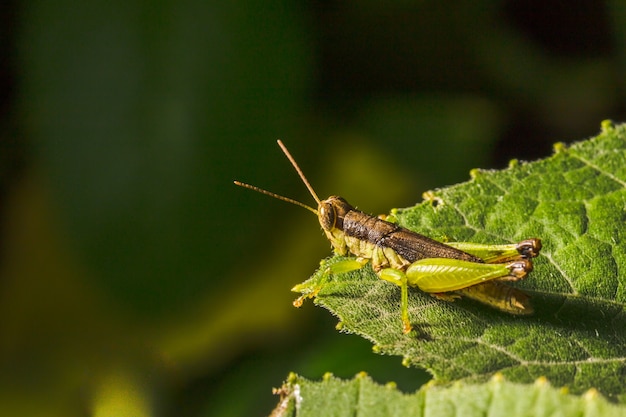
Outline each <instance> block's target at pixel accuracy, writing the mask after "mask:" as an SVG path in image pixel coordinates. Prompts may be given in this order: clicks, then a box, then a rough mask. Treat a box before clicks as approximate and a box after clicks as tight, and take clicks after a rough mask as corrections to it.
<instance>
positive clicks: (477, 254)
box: [235, 140, 541, 333]
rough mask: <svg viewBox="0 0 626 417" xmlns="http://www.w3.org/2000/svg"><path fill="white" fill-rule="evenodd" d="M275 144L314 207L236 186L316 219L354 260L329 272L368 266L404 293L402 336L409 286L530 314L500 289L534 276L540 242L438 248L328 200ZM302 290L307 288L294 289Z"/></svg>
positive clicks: (519, 297) (513, 292)
mask: <svg viewBox="0 0 626 417" xmlns="http://www.w3.org/2000/svg"><path fill="white" fill-rule="evenodd" d="M278 145H279V146H280V148H281V149H282V151H283V153H284V154H285V156H286V157H287V159H289V161H290V162H291V164H292V165H293V167H294V168H295V170H296V172H297V173H298V175H299V176H300V179H301V180H302V182H303V183H304V185H305V186H306V187H307V189H308V190H309V193H310V194H311V196H312V197H313V198H314V199H315V201H316V202H317V209H315V208H313V207H310V206H308V205H306V204H304V203H301V202H299V201H296V200H294V199H291V198H288V197H284V196H281V195H278V194H275V193H272V192H270V191H267V190H264V189H262V188H259V187H256V186H254V185H250V184H245V183H242V182H239V181H235V184H236V185H238V186H241V187H244V188H249V189H251V190H254V191H257V192H260V193H262V194H266V195H269V196H271V197H274V198H277V199H279V200H283V201H286V202H289V203H292V204H295V205H297V206H300V207H303V208H305V209H307V210H309V211H310V212H312V213H314V214H315V215H316V216H317V218H318V220H319V223H320V225H321V226H322V230H323V231H324V233H325V234H326V237H327V238H328V240H329V241H330V243H331V245H332V248H333V249H334V252H335V253H336V254H338V255H349V254H351V255H354V257H355V258H354V259H348V260H344V261H340V262H337V263H334V264H332V265H331V266H329V267H328V268H329V270H328V274H326V276H327V277H330V275H331V274H336V273H343V272H349V271H352V270H356V269H359V268H362V267H363V266H364V265H365V264H367V263H370V264H371V266H372V268H373V270H374V271H375V272H376V274H377V275H378V277H379V278H381V279H383V280H385V281H388V282H391V283H393V284H395V285H398V286H399V287H400V288H401V295H400V309H401V317H402V329H403V332H404V333H408V332H410V331H411V329H412V326H411V321H410V318H409V310H408V287H409V286H411V287H417V288H419V289H420V290H422V291H424V292H427V293H430V294H431V295H433V296H435V297H437V298H440V299H444V300H447V301H453V300H455V299H457V298H460V297H461V296H466V297H469V298H472V299H474V300H477V301H479V302H481V303H483V304H486V305H488V306H491V307H493V308H496V309H498V310H501V311H504V312H507V313H510V314H515V315H527V314H532V313H533V308H532V306H531V304H530V301H529V298H530V297H529V296H528V295H527V294H525V293H524V292H522V291H521V290H518V289H516V288H513V287H510V286H508V285H505V284H503V283H502V282H504V281H517V280H520V279H523V278H524V277H526V275H527V274H528V273H529V272H530V271H532V269H533V264H532V261H531V258H534V257H536V256H537V255H538V254H539V251H540V250H541V240H540V239H537V238H532V239H526V240H523V241H521V242H519V243H517V244H505V245H485V244H478V243H468V242H446V243H445V244H444V243H441V242H439V241H436V240H434V239H431V238H429V237H426V236H424V235H421V234H419V233H416V232H414V231H411V230H409V229H406V228H403V227H401V226H399V225H397V224H395V223H393V222H389V221H386V220H384V219H382V218H380V217H374V216H371V215H369V214H366V213H363V212H362V211H359V210H357V209H355V208H354V207H353V206H351V205H350V204H349V203H348V202H347V201H346V200H345V199H343V198H342V197H339V196H330V197H328V198H327V199H325V200H320V198H319V197H318V196H317V194H316V193H315V190H314V189H313V187H312V186H311V184H310V183H309V181H308V180H307V179H306V177H305V176H304V174H303V172H302V170H301V169H300V167H299V166H298V164H297V163H296V161H295V159H294V158H293V157H292V156H291V154H290V153H289V151H288V150H287V148H286V147H285V145H284V144H283V143H282V142H281V141H280V140H279V141H278ZM323 286H324V282H322V283H320V285H319V287H317V288H316V289H315V290H313V291H309V292H308V293H306V294H303V295H302V296H300V297H298V299H296V300H295V301H294V306H296V307H300V306H301V305H302V303H303V301H304V300H305V299H306V298H313V297H315V296H316V295H317V293H318V292H319V291H320V289H321V288H322V287H323ZM292 290H293V291H296V292H302V290H304V287H301V286H300V285H296V286H295V287H294V288H293V289H292Z"/></svg>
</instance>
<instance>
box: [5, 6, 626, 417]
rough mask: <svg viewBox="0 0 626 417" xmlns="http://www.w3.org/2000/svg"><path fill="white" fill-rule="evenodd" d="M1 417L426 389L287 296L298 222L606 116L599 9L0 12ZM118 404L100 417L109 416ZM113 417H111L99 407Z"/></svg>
mask: <svg viewBox="0 0 626 417" xmlns="http://www.w3.org/2000/svg"><path fill="white" fill-rule="evenodd" d="M0 13H1V16H0V18H1V21H0V64H1V65H0V144H1V146H2V149H0V215H1V223H0V249H1V252H0V255H1V258H0V415H22V416H24V415H42V414H46V415H52V416H54V415H64V416H72V415H75V416H82V415H91V414H93V415H98V416H100V415H103V416H104V415H107V416H108V415H133V416H148V415H155V416H237V415H259V416H261V415H267V414H269V412H270V410H271V408H272V406H273V404H274V403H276V401H277V398H274V397H273V396H272V395H271V388H272V387H277V386H279V385H280V384H281V382H282V380H283V379H284V378H285V377H286V376H287V374H288V372H290V371H295V372H298V373H300V374H302V375H304V376H306V377H309V378H320V377H321V376H322V375H323V373H324V372H326V371H332V372H334V373H335V374H337V375H339V376H342V377H351V376H352V375H354V374H355V373H357V372H359V371H362V370H365V371H368V372H369V373H370V374H371V375H373V377H374V378H375V379H376V380H377V381H379V382H381V383H384V382H387V381H389V380H395V381H396V382H397V383H398V385H399V387H400V388H401V389H403V390H405V391H413V390H415V389H417V388H418V387H419V386H420V385H421V384H422V383H423V382H424V381H425V380H427V378H428V376H427V374H426V373H424V372H422V371H419V370H416V369H406V368H403V367H402V366H401V364H400V358H395V357H381V356H378V355H374V354H373V353H372V352H371V345H370V344H369V343H368V342H366V341H363V340H361V339H360V338H358V337H356V336H351V335H344V334H340V333H337V332H336V331H335V330H334V325H335V323H336V320H335V319H334V318H332V317H331V316H330V315H329V314H328V313H327V312H326V311H324V310H322V309H319V308H314V307H313V305H312V303H311V302H307V303H306V304H305V306H304V307H303V308H302V309H300V310H296V309H294V308H293V307H292V306H291V301H292V300H293V298H294V297H295V295H294V294H292V293H290V291H289V289H290V288H291V287H292V286H293V285H294V284H296V283H299V282H301V281H303V280H304V279H306V278H307V277H308V276H309V275H310V274H311V273H312V272H313V271H314V270H315V268H316V266H317V264H318V262H319V260H320V259H322V258H323V257H325V256H327V255H328V254H330V250H329V244H328V242H326V241H325V239H324V237H323V236H322V234H321V232H320V230H319V226H318V224H317V220H316V219H315V218H314V217H312V216H311V214H310V213H308V212H306V211H305V210H302V209H300V208H297V207H291V206H288V205H286V204H285V203H282V202H278V201H273V200H271V199H269V198H267V197H264V196H261V195H259V194H256V193H253V192H250V191H247V190H243V189H240V188H237V187H235V186H233V185H232V180H234V179H239V180H242V181H245V182H250V183H253V184H255V185H258V186H261V187H263V188H267V189H270V190H272V191H275V192H278V193H281V194H284V195H287V196H289V197H293V198H296V199H299V200H301V201H304V202H306V203H308V204H311V203H312V198H311V197H310V196H309V195H308V194H307V192H306V189H305V188H304V186H303V185H302V184H301V183H300V181H299V179H298V177H297V176H296V174H295V173H294V171H293V169H292V168H291V167H290V166H289V164H288V162H287V161H286V159H285V158H284V156H283V155H282V154H281V152H280V150H279V149H278V147H277V146H276V143H275V140H276V139H277V138H281V139H283V140H284V141H285V143H286V145H287V146H288V147H289V148H290V150H291V151H292V153H293V154H294V156H295V158H296V159H297V160H298V162H299V163H300V165H301V167H302V169H303V170H304V172H305V173H306V174H307V176H308V177H309V180H310V181H311V182H312V184H313V186H314V187H315V188H316V189H317V192H318V193H319V194H320V196H321V197H325V196H327V195H330V194H340V195H342V196H344V197H346V198H347V199H348V200H349V201H351V202H352V203H353V204H355V205H357V206H358V207H359V208H361V209H362V210H364V211H366V212H371V213H383V212H388V211H389V210H390V209H391V208H392V207H405V206H410V205H413V204H415V203H417V202H420V201H421V195H422V193H423V192H424V191H426V190H428V189H431V188H435V187H442V186H446V185H450V184H454V183H456V182H461V181H465V180H467V179H468V171H469V170H470V169H472V168H475V167H481V168H504V167H506V165H507V163H508V161H509V160H510V159H511V158H519V159H526V160H532V159H535V158H540V157H545V156H548V155H550V154H551V152H552V150H551V149H552V144H553V143H555V142H558V141H564V142H571V141H574V140H581V139H584V138H586V137H589V136H592V135H594V134H596V133H597V132H598V131H599V127H600V122H601V121H602V120H604V119H613V120H615V121H616V122H619V121H623V120H624V119H625V118H626V117H625V116H626V94H625V89H624V88H625V84H624V81H625V78H624V70H625V64H626V7H625V6H624V5H623V2H621V1H619V0H613V1H606V2H598V1H591V0H585V1H579V2H575V3H573V2H569V1H558V0H547V1H546V0H542V1H539V0H508V1H486V0H483V1H474V2H469V1H467V2H440V1H396V2H391V3H390V2H381V1H367V0H366V1H361V2H352V3H350V2H337V1H320V2H306V1H299V2H296V1H286V0H285V1H267V2H259V1H250V0H244V1H239V2H212V1H204V0H182V1H170V2H132V1H131V2H110V1H102V0H95V1H90V2H77V1H72V0H61V1H56V2H49V1H44V0H39V1H37V0H27V1H22V2H19V3H18V2H16V1H14V0H13V1H4V2H2V4H1V5H0ZM120 410H123V411H120ZM116 413H117V414H116Z"/></svg>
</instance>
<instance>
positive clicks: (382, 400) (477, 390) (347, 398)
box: [271, 374, 626, 417]
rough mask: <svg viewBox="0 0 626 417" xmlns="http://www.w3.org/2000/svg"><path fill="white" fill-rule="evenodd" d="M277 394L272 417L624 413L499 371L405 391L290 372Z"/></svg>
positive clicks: (360, 378)
mask: <svg viewBox="0 0 626 417" xmlns="http://www.w3.org/2000/svg"><path fill="white" fill-rule="evenodd" d="M278 393H280V395H281V400H280V401H279V403H278V405H277V407H276V408H275V409H274V412H273V413H272V415H271V417H287V416H297V417H307V416H315V417H323V416H350V417H355V416H356V417H374V416H379V417H385V416H414V417H421V416H424V417H430V416H436V417H457V416H458V417H461V416H462V417H473V416H485V415H490V416H499V415H503V416H504V415H506V416H507V417H517V416H529V415H532V416H535V417H541V416H554V415H563V416H574V415H576V416H580V417H591V416H626V410H625V409H624V408H621V407H618V406H616V405H613V404H610V403H609V402H608V401H606V399H604V398H602V396H600V395H598V394H597V391H593V390H592V391H589V392H587V393H586V394H585V395H584V396H582V397H578V396H574V395H568V394H566V393H565V392H564V391H563V390H558V389H556V388H554V387H552V386H551V385H550V384H548V383H547V382H546V381H545V379H539V380H537V381H535V383H533V384H529V385H525V384H516V383H512V382H509V381H506V380H504V379H503V378H502V377H501V376H496V377H494V378H492V379H491V380H490V381H489V382H488V383H486V384H480V385H475V384H456V385H454V386H452V387H437V386H432V385H429V386H425V387H423V388H421V389H420V390H419V391H417V392H416V393H414V394H403V393H402V392H400V391H398V390H397V389H395V387H394V385H393V383H392V384H387V385H384V386H383V385H378V384H376V383H375V382H373V381H372V380H371V379H370V378H369V377H368V376H366V375H365V374H359V375H357V377H355V378H353V379H351V380H341V379H338V378H335V377H333V376H332V375H326V376H325V377H324V379H323V380H322V381H319V382H312V381H308V380H306V379H304V378H302V377H299V376H297V375H293V374H292V375H291V376H290V377H289V380H288V381H287V382H286V383H285V385H283V387H282V388H281V389H280V390H278Z"/></svg>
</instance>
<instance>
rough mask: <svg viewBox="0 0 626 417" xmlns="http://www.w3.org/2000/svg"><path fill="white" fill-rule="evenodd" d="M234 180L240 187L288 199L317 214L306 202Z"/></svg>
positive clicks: (284, 199)
mask: <svg viewBox="0 0 626 417" xmlns="http://www.w3.org/2000/svg"><path fill="white" fill-rule="evenodd" d="M233 182H234V183H235V185H238V186H240V187H243V188H248V189H250V190H253V191H256V192H259V193H261V194H265V195H269V196H270V197H274V198H277V199H278V200H282V201H286V202H288V203H291V204H295V205H296V206H300V207H302V208H305V209H307V210H309V211H310V212H312V213H313V214H315V215H316V216H317V210H315V209H314V208H313V207H311V206H307V205H306V204H304V203H301V202H299V201H298V200H294V199H293V198H289V197H285V196H282V195H280V194H276V193H273V192H271V191H267V190H264V189H263V188H259V187H257V186H256V185H250V184H246V183H245V182H241V181H233Z"/></svg>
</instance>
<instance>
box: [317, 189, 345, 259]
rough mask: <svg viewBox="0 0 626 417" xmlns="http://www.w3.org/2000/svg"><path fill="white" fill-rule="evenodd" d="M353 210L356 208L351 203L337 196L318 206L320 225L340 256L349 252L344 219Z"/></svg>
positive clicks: (323, 201) (321, 202)
mask: <svg viewBox="0 0 626 417" xmlns="http://www.w3.org/2000/svg"><path fill="white" fill-rule="evenodd" d="M351 210H354V208H353V207H352V206H351V205H350V203H348V202H347V201H346V200H344V199H343V198H341V197H339V196H336V195H333V196H330V197H328V198H327V199H326V200H322V201H320V203H319V205H318V206H317V217H318V219H319V222H320V225H321V226H322V229H324V233H326V237H327V238H328V240H330V243H331V244H332V245H333V248H334V249H335V251H336V252H337V253H339V254H345V253H346V252H347V246H346V243H345V239H344V232H343V219H344V217H345V215H346V213H348V212H349V211H351Z"/></svg>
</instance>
